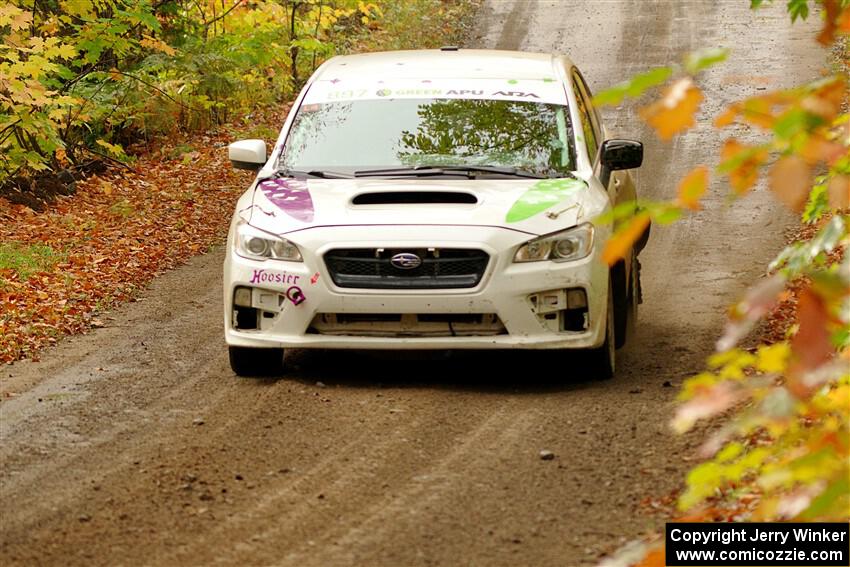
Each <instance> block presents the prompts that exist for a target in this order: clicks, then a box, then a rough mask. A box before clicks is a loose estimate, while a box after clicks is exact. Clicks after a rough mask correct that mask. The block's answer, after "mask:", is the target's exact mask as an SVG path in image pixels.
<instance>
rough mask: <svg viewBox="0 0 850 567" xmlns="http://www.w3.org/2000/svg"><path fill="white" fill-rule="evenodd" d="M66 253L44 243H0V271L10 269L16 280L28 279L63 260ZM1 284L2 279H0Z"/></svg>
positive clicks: (50, 268)
mask: <svg viewBox="0 0 850 567" xmlns="http://www.w3.org/2000/svg"><path fill="white" fill-rule="evenodd" d="M66 258H67V254H65V253H63V252H57V251H56V250H54V249H53V248H52V247H50V246H47V245H46V244H24V243H21V242H14V241H13V242H3V243H0V271H2V270H12V271H14V272H15V273H17V275H18V280H20V281H25V280H28V279H29V278H30V277H31V276H32V275H34V274H37V273H39V272H46V271H49V270H52V269H53V268H54V266H56V264H58V263H60V262H63V261H65V259H66ZM0 285H2V281H0Z"/></svg>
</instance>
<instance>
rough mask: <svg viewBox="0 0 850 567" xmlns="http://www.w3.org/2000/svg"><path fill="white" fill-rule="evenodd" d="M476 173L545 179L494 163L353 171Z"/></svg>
mask: <svg viewBox="0 0 850 567" xmlns="http://www.w3.org/2000/svg"><path fill="white" fill-rule="evenodd" d="M476 173H490V174H495V175H507V176H510V177H528V178H531V179H547V178H548V176H546V175H538V174H536V173H532V172H530V171H525V170H522V169H517V168H515V167H500V166H495V165H447V166H431V165H415V166H407V167H391V168H385V169H361V170H359V171H355V172H354V177H384V176H387V177H407V176H409V177H433V176H437V175H463V174H466V176H467V177H470V178H472V177H475V174H476Z"/></svg>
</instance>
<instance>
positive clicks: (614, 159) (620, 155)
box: [600, 140, 643, 172]
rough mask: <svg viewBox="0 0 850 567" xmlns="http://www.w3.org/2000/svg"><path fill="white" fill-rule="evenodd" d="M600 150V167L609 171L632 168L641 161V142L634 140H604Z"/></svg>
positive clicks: (637, 165)
mask: <svg viewBox="0 0 850 567" xmlns="http://www.w3.org/2000/svg"><path fill="white" fill-rule="evenodd" d="M600 152H601V161H602V168H603V169H607V170H608V171H609V172H610V171H619V170H621V169H634V168H636V167H640V164H642V163H643V144H641V143H640V142H636V141H634V140H605V141H604V142H602V148H600Z"/></svg>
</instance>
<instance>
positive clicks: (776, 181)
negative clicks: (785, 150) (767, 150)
mask: <svg viewBox="0 0 850 567" xmlns="http://www.w3.org/2000/svg"><path fill="white" fill-rule="evenodd" d="M770 189H771V191H773V192H774V193H775V194H776V197H777V198H778V199H779V200H780V201H782V203H783V204H785V206H786V207H788V208H789V209H791V210H792V211H797V212H800V211H802V210H803V206H804V205H805V204H806V200H807V199H808V197H809V193H810V192H811V189H812V175H811V169H810V168H809V165H808V164H807V163H806V160H804V159H803V158H801V157H800V156H793V155H792V156H785V157H782V158H780V159H779V161H777V162H776V163H775V164H773V167H772V168H771V169H770Z"/></svg>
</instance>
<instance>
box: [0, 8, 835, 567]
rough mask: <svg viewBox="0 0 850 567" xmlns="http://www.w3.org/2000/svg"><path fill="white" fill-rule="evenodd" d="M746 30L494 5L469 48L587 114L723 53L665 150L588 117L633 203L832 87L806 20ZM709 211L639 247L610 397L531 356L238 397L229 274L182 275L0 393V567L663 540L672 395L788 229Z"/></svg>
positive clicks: (672, 13)
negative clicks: (727, 116) (560, 58)
mask: <svg viewBox="0 0 850 567" xmlns="http://www.w3.org/2000/svg"><path fill="white" fill-rule="evenodd" d="M748 5H749V2H748V1H746V0H727V1H714V0H705V1H676V2H673V1H667V0H658V1H655V2H651V1H640V2H639V1H629V0H607V1H599V2H575V1H566V0H564V1H539V2H534V1H524V0H510V1H509V0H504V1H498V0H493V1H488V2H486V3H485V5H484V7H483V8H482V13H481V15H480V17H479V19H478V22H479V24H478V26H477V28H476V30H475V32H474V35H473V38H472V39H471V40H470V42H469V45H470V46H474V47H482V46H483V47H500V48H508V49H517V48H518V49H525V50H534V51H562V52H566V53H569V54H570V55H571V56H572V58H573V60H574V61H575V62H576V63H577V64H578V65H579V66H580V67H581V68H582V69H583V71H584V74H585V76H586V77H587V78H588V80H589V82H590V83H591V86H592V87H596V88H597V89H599V88H601V87H603V86H605V85H609V84H612V83H614V82H617V81H619V80H622V79H623V78H624V77H626V76H628V75H630V74H633V73H636V72H638V71H641V70H644V69H647V68H649V67H651V66H654V65H660V64H664V63H666V62H668V61H670V60H676V59H679V58H680V57H681V55H682V54H684V53H685V52H687V51H689V50H692V49H696V48H699V47H703V46H716V45H723V46H728V47H732V48H734V52H733V55H732V57H731V58H730V61H729V62H728V64H726V65H724V66H721V67H720V68H717V69H714V70H712V71H710V72H708V73H707V74H706V75H705V77H704V80H703V86H704V87H705V88H706V102H705V104H704V107H703V114H702V115H701V121H700V125H699V127H698V128H696V129H695V130H693V131H692V132H691V133H689V134H688V135H687V136H685V137H683V138H681V139H680V140H677V141H676V142H674V143H671V144H666V145H665V144H661V143H659V142H657V141H655V140H654V138H653V136H652V135H651V133H649V132H648V131H646V129H645V128H643V127H642V126H641V125H640V124H639V123H638V121H637V120H636V118H635V115H636V112H635V108H636V105H634V104H632V103H628V104H626V105H624V106H623V107H622V108H618V109H613V110H606V112H605V114H606V116H607V121H608V124H609V125H610V126H613V128H612V129H613V130H614V131H616V133H618V134H620V135H622V136H626V137H637V138H640V139H643V140H644V141H645V142H646V146H647V159H646V162H645V165H644V167H643V168H642V169H641V170H640V174H639V181H640V185H639V187H640V191H641V192H642V194H643V195H646V196H649V197H666V196H670V195H672V194H673V192H674V188H675V185H676V182H677V180H678V179H679V178H680V177H681V176H682V175H683V174H684V173H685V172H687V171H688V170H689V169H690V168H691V167H693V166H694V165H697V164H698V163H701V162H704V161H706V160H709V163H711V162H710V160H711V157H710V156H711V155H713V153H714V150H715V148H716V147H717V146H718V144H719V143H720V142H721V141H722V139H723V137H724V136H725V135H726V134H725V133H719V132H717V131H714V130H713V129H712V128H711V127H710V117H711V116H713V115H714V114H715V113H716V112H717V111H718V110H719V109H720V108H721V105H722V104H723V103H724V102H726V101H730V100H733V99H735V98H737V97H741V96H746V95H748V94H754V93H757V92H759V90H760V89H765V88H768V89H769V88H775V87H779V86H784V85H788V84H791V83H792V82H796V81H800V80H803V79H809V78H813V77H815V76H816V75H817V74H818V72H819V69H820V67H822V66H823V65H824V60H825V59H824V58H825V53H824V52H823V51H822V50H820V49H819V48H818V47H817V46H816V44H815V43H814V41H813V39H812V37H813V34H812V30H813V29H814V27H815V26H816V25H817V21H816V20H817V18H813V21H811V22H808V23H804V24H798V25H795V26H794V27H793V28H792V27H791V26H790V24H789V23H788V21H787V18H786V16H785V14H784V11H783V10H782V6H779V5H777V6H775V7H773V8H770V9H767V10H764V11H762V12H759V13H757V14H752V13H750V11H749V10H748ZM737 134H739V135H740V136H742V137H744V138H747V137H748V136H752V135H754V134H753V133H751V132H748V131H746V130H740V131H738V132H737ZM724 203H725V193H724V191H723V189H722V187H721V186H719V185H717V186H716V187H715V191H714V192H713V193H712V195H711V196H710V197H708V198H707V199H706V205H707V206H706V210H705V211H703V212H701V213H699V214H696V215H694V216H692V217H690V218H689V219H688V220H685V221H683V222H680V223H678V224H676V225H674V226H671V227H668V228H664V229H660V230H655V231H654V232H653V235H652V238H651V240H650V244H649V246H648V249H647V251H646V252H645V255H644V256H643V264H644V289H645V303H644V305H643V306H642V311H641V315H640V336H639V337H638V338H637V340H636V341H635V342H633V343H632V344H631V345H630V346H628V347H627V348H626V349H625V350H624V351H621V353H620V360H619V364H618V366H619V372H618V375H617V377H616V378H615V379H614V380H612V381H610V382H605V383H600V382H595V381H592V380H590V379H589V377H587V376H585V375H584V373H583V371H582V370H581V368H580V366H577V365H576V363H575V359H574V358H573V357H569V356H563V355H556V354H547V355H545V356H543V355H539V354H534V353H519V354H516V353H513V354H512V353H499V354H492V353H484V354H474V353H473V354H465V355H462V356H457V357H454V358H449V359H434V358H431V359H424V360H423V359H419V358H411V357H404V356H400V355H396V356H391V355H367V354H357V353H335V352H334V353H330V352H308V351H304V352H297V351H293V352H291V353H288V361H289V372H288V374H287V375H286V376H285V377H283V378H282V379H280V380H275V381H273V380H268V381H263V380H246V379H237V378H236V377H234V376H233V374H232V373H231V372H230V369H229V367H228V364H227V357H226V350H225V347H224V344H223V338H222V329H221V326H222V325H221V284H220V279H221V275H220V270H221V263H222V261H223V253H222V251H221V250H218V251H214V252H212V253H210V254H207V255H205V256H201V257H197V258H195V259H194V260H192V261H191V262H189V264H188V265H186V266H184V267H182V268H180V269H177V270H174V271H172V272H170V273H168V274H166V275H164V276H162V277H160V278H158V279H157V280H156V281H155V282H154V284H153V285H152V286H151V287H150V289H149V290H148V291H147V292H146V293H145V294H144V296H143V298H142V300H141V301H139V302H137V303H133V304H129V305H126V306H125V307H122V308H120V309H118V310H116V311H115V312H113V313H112V314H111V318H110V319H107V326H106V328H103V329H98V330H97V331H95V332H93V333H91V334H90V335H87V336H82V337H76V338H72V339H69V340H66V341H64V342H63V343H61V344H60V345H59V346H58V347H55V348H53V349H51V350H50V351H49V352H47V353H45V355H44V357H43V359H42V361H41V362H38V363H31V362H23V363H18V364H15V365H12V366H8V367H4V368H3V369H2V375H0V400H2V401H0V425H1V426H2V428H0V562H2V563H3V564H4V565H36V564H38V565H107V564H108V565H142V564H150V565H215V564H227V565H272V564H274V565H293V566H308V565H316V566H319V565H321V566H329V565H376V566H377V565H387V566H400V565H561V566H574V565H583V564H591V563H593V562H594V561H595V560H596V559H597V557H598V556H599V555H600V554H602V553H604V552H606V551H610V550H611V549H612V548H615V547H617V545H618V544H619V543H620V542H622V541H625V540H626V539H628V538H631V537H634V536H637V535H639V534H641V533H642V532H644V531H645V530H647V529H651V528H653V527H658V526H659V525H660V523H661V522H662V521H663V520H662V518H660V517H658V516H650V515H647V514H646V512H645V509H644V508H645V507H643V506H640V505H639V503H640V501H641V500H642V499H644V498H645V497H647V496H650V495H664V494H666V493H669V492H670V491H671V490H673V489H675V488H676V487H677V486H678V485H679V484H680V482H681V478H682V475H683V472H684V471H685V470H686V468H687V467H688V464H689V463H688V462H687V458H688V455H689V454H690V452H691V451H692V449H693V446H694V445H695V444H696V442H697V439H695V438H676V437H674V436H672V435H671V434H670V433H669V432H668V431H667V421H668V419H669V417H670V415H671V407H672V401H673V399H674V396H675V394H676V391H677V390H676V386H678V385H680V384H681V381H682V379H683V378H684V377H686V376H687V375H688V374H689V373H691V372H694V371H696V370H698V369H699V368H700V367H701V364H702V361H703V359H704V357H705V355H706V354H707V353H708V351H709V349H710V348H711V345H712V343H713V340H714V339H715V337H716V335H717V333H718V332H719V330H720V329H721V326H722V322H723V321H722V314H723V309H724V307H725V306H726V305H727V304H729V303H730V302H731V301H732V300H733V299H734V298H735V297H736V296H737V295H738V294H739V293H740V292H741V291H742V289H743V286H744V285H745V282H747V281H749V280H752V279H753V278H755V277H757V276H758V274H759V272H760V271H761V270H762V268H763V266H764V265H765V262H766V261H767V260H768V259H769V258H770V257H771V256H772V254H773V253H774V252H775V251H776V250H777V249H778V247H779V246H780V245H781V234H782V228H783V227H784V226H785V225H786V224H788V223H789V222H791V220H792V219H790V217H789V216H788V215H786V214H784V213H783V212H782V211H780V210H779V209H778V208H777V206H775V205H773V204H772V203H771V202H770V200H769V198H768V197H767V196H766V195H765V194H764V192H763V191H761V192H759V193H757V194H754V195H751V196H749V197H747V198H746V199H744V200H743V201H742V202H741V203H739V204H738V205H735V206H734V207H732V208H730V207H727V206H725V205H724ZM671 384H672V385H673V387H670V385H671ZM543 450H545V451H551V452H552V453H554V458H553V459H551V460H543V459H541V458H540V451H543Z"/></svg>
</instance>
